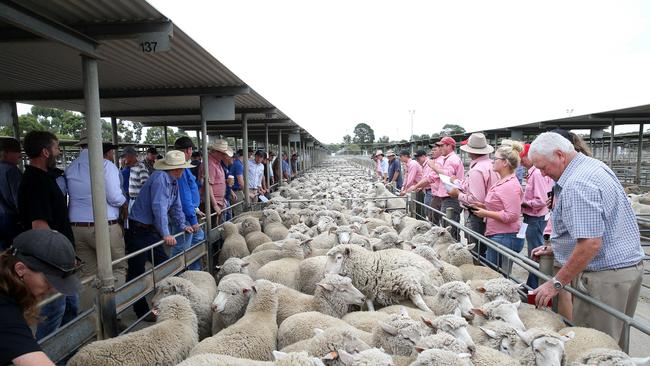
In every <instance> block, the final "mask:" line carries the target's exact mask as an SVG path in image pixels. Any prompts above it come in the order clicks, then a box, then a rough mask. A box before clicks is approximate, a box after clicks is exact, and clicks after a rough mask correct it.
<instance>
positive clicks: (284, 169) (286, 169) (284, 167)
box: [282, 160, 291, 176]
mask: <svg viewBox="0 0 650 366" xmlns="http://www.w3.org/2000/svg"><path fill="white" fill-rule="evenodd" d="M284 173H287V174H289V176H291V166H290V165H289V162H287V161H286V160H282V174H284Z"/></svg>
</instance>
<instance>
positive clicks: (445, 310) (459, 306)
mask: <svg viewBox="0 0 650 366" xmlns="http://www.w3.org/2000/svg"><path fill="white" fill-rule="evenodd" d="M437 291H438V293H437V294H436V295H435V296H434V297H427V298H425V302H426V303H427V305H429V307H430V308H431V310H432V311H433V313H434V314H436V315H445V314H456V315H458V316H462V317H463V318H465V319H468V320H471V319H473V318H474V314H473V312H472V309H473V308H474V306H473V305H472V301H471V299H470V293H471V292H472V290H471V289H470V288H469V285H467V284H466V283H464V282H460V281H453V282H448V283H445V284H443V285H442V286H440V287H439V288H437Z"/></svg>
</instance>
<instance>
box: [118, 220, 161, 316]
mask: <svg viewBox="0 0 650 366" xmlns="http://www.w3.org/2000/svg"><path fill="white" fill-rule="evenodd" d="M160 240H162V237H161V236H160V234H158V232H157V231H156V230H155V229H153V228H143V227H140V226H135V225H132V224H131V225H129V229H128V230H127V231H126V235H125V236H124V241H125V242H126V253H127V254H128V253H133V252H136V251H138V250H140V249H142V248H146V247H148V246H149V245H151V244H154V243H156V242H158V241H160ZM163 245H164V244H163ZM167 259H169V258H168V257H167V254H165V250H164V249H163V247H162V246H161V245H159V246H157V247H155V248H154V249H153V259H152V258H151V254H150V252H146V253H141V254H138V255H136V256H135V257H132V258H129V270H128V272H127V275H126V281H127V282H128V281H131V280H132V279H134V278H136V277H138V276H140V275H141V274H143V273H144V270H145V265H146V263H147V262H152V260H153V262H152V263H153V265H154V266H156V265H159V264H161V263H163V262H164V261H166V260H167ZM133 311H135V315H137V316H138V317H142V316H144V315H145V314H146V313H147V312H149V305H148V304H147V300H146V299H145V298H144V297H143V298H141V299H140V300H138V301H136V302H135V303H134V304H133Z"/></svg>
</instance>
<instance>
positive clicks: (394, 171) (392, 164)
mask: <svg viewBox="0 0 650 366" xmlns="http://www.w3.org/2000/svg"><path fill="white" fill-rule="evenodd" d="M386 157H387V158H388V177H387V179H388V184H390V185H392V186H393V187H394V188H395V189H397V190H398V191H400V190H401V189H402V166H401V165H400V163H399V159H396V158H395V152H393V150H388V151H386Z"/></svg>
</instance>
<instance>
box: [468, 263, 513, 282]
mask: <svg viewBox="0 0 650 366" xmlns="http://www.w3.org/2000/svg"><path fill="white" fill-rule="evenodd" d="M458 269H460V272H461V273H462V274H463V281H470V280H490V279H493V278H501V277H503V276H501V274H500V273H499V272H497V271H495V270H493V269H491V268H488V267H484V266H475V265H473V264H463V265H461V266H458Z"/></svg>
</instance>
